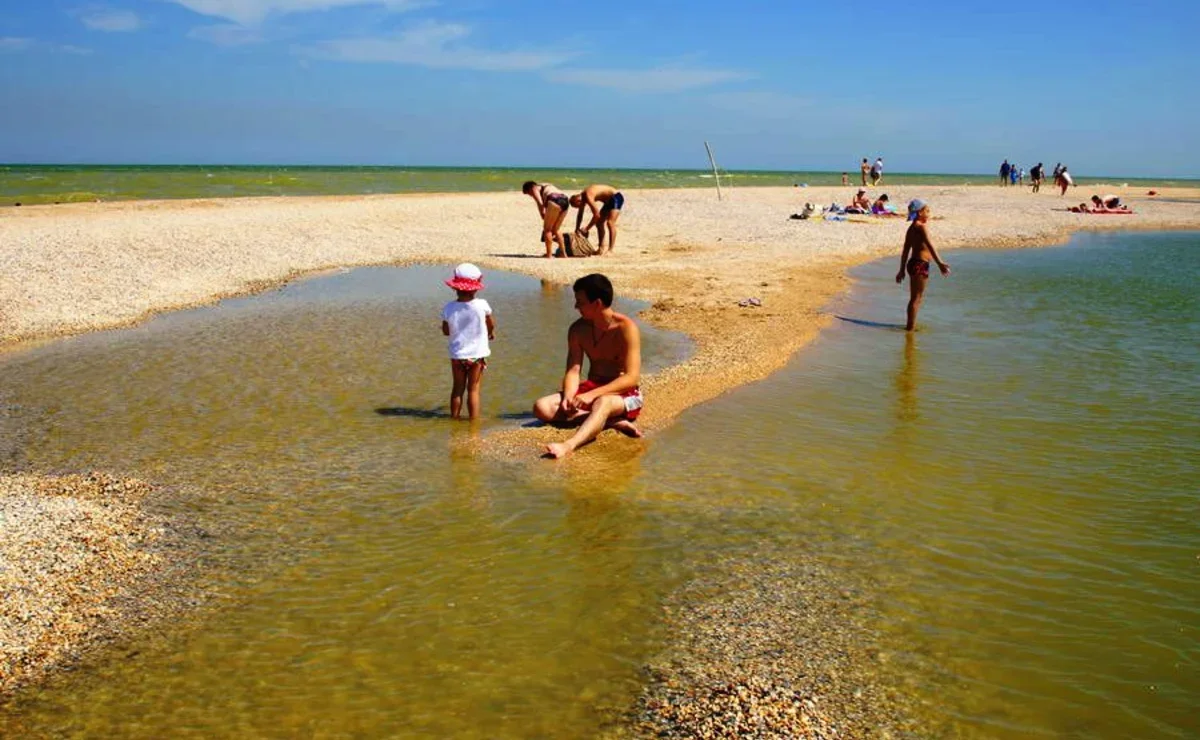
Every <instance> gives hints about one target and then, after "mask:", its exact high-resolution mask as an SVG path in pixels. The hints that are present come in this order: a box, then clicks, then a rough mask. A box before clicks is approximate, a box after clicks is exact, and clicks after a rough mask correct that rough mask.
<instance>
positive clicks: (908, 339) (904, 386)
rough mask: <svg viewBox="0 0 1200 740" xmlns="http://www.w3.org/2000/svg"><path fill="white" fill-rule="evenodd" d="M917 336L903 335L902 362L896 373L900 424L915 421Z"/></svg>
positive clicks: (912, 333) (897, 413)
mask: <svg viewBox="0 0 1200 740" xmlns="http://www.w3.org/2000/svg"><path fill="white" fill-rule="evenodd" d="M917 372H918V371H917V335H916V334H915V333H914V332H905V334H904V360H903V362H902V363H901V364H900V372H898V373H896V418H897V419H898V420H899V421H900V422H902V423H903V422H915V421H917V419H918V417H917Z"/></svg>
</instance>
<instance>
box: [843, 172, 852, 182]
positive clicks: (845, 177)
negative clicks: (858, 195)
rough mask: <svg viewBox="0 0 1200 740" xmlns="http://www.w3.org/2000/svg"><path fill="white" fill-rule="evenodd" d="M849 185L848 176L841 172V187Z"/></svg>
mask: <svg viewBox="0 0 1200 740" xmlns="http://www.w3.org/2000/svg"><path fill="white" fill-rule="evenodd" d="M849 184H850V175H848V174H846V173H845V172H843V173H842V185H849Z"/></svg>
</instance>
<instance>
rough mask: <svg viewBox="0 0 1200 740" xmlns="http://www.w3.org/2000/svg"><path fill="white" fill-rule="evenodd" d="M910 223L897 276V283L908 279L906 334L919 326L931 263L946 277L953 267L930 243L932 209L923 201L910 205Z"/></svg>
mask: <svg viewBox="0 0 1200 740" xmlns="http://www.w3.org/2000/svg"><path fill="white" fill-rule="evenodd" d="M908 220H909V221H912V224H910V225H909V227H908V232H907V233H905V235H904V249H902V250H901V251H900V271H899V272H897V273H896V283H902V282H904V276H905V274H907V275H908V277H909V281H908V309H907V314H908V321H907V322H906V323H905V324H904V329H905V330H906V331H912V330H913V329H914V328H916V325H917V312H918V311H920V310H921V303H922V302H923V301H924V299H925V284H926V283H927V282H929V261H930V260H933V261H934V262H936V263H937V266H938V269H939V270H941V272H942V275H949V274H950V265H948V264H946V263H945V262H942V258H941V257H939V256H938V253H937V250H936V249H934V248H933V242H931V241H929V230H928V228H927V227H926V224H927V223H928V222H929V205H928V204H926V203H925V201H923V200H914V201H912V202H911V203H909V204H908Z"/></svg>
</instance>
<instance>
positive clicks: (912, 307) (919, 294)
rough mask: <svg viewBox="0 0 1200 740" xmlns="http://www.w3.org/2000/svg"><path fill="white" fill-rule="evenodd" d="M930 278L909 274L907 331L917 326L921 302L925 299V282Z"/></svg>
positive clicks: (905, 326)
mask: <svg viewBox="0 0 1200 740" xmlns="http://www.w3.org/2000/svg"><path fill="white" fill-rule="evenodd" d="M928 281H929V278H927V277H924V276H923V275H911V274H910V275H909V276H908V323H906V324H905V325H904V328H905V329H906V330H907V331H912V330H913V329H914V328H916V326H917V312H918V311H920V310H921V303H922V302H923V301H924V300H925V283H926V282H928Z"/></svg>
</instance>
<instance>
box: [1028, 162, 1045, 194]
mask: <svg viewBox="0 0 1200 740" xmlns="http://www.w3.org/2000/svg"><path fill="white" fill-rule="evenodd" d="M1045 177H1046V168H1045V167H1043V166H1042V163H1041V162H1038V163H1037V164H1036V165H1034V168H1033V169H1031V170H1030V171H1029V180H1030V181H1031V182H1032V183H1033V192H1035V193H1036V192H1038V191H1039V190H1041V189H1042V180H1043V179H1045Z"/></svg>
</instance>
